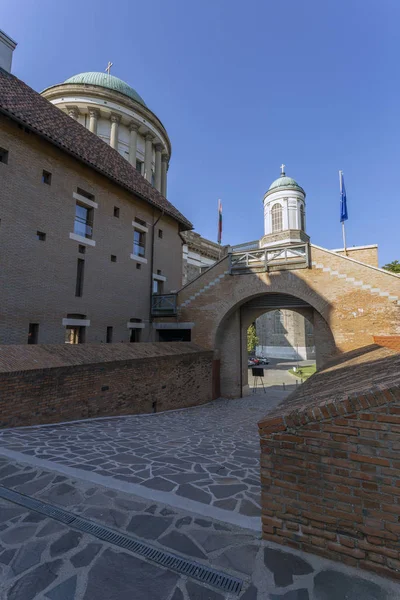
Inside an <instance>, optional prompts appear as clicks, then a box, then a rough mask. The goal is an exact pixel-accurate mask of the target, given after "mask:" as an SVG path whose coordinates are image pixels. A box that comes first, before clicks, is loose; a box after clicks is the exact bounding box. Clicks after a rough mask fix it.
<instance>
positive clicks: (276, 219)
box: [271, 204, 282, 233]
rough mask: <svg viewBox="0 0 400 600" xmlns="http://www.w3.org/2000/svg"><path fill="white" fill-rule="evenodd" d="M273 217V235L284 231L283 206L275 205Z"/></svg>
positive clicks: (272, 211) (272, 212)
mask: <svg viewBox="0 0 400 600" xmlns="http://www.w3.org/2000/svg"><path fill="white" fill-rule="evenodd" d="M271 217H272V233H274V232H275V231H282V206H281V205H280V204H274V206H273V207H272V210H271Z"/></svg>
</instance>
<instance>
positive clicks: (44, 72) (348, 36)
mask: <svg viewBox="0 0 400 600" xmlns="http://www.w3.org/2000/svg"><path fill="white" fill-rule="evenodd" d="M1 4H2V7H1V13H0V28H1V29H3V30H4V31H5V32H6V33H8V34H9V35H10V36H11V37H13V38H14V39H15V40H16V41H17V42H18V47H17V50H16V51H15V53H14V64H13V71H14V74H15V75H17V76H18V77H20V78H21V79H23V80H24V81H25V82H26V83H28V84H29V85H31V86H32V87H33V88H34V89H36V90H38V91H40V90H42V89H43V88H45V87H47V86H49V85H52V84H55V83H58V82H60V81H63V80H65V79H66V78H67V77H70V76H71V75H74V74H76V73H80V72H83V71H103V70H104V69H105V67H106V65H107V62H108V61H109V60H111V61H112V62H113V63H114V67H113V70H112V73H113V74H114V75H116V76H117V77H120V78H121V79H124V80H125V81H127V82H128V83H129V84H130V85H132V86H133V87H134V88H136V89H137V91H138V92H139V94H140V95H142V97H143V98H144V99H145V101H146V103H147V104H148V106H149V107H150V108H151V109H152V110H153V111H154V112H155V113H156V114H157V115H158V116H159V118H160V119H161V120H162V122H163V123H164V124H165V126H166V128H167V130H168V132H169V135H170V138H171V140H172V148H173V155H172V161H171V165H170V170H169V181H168V197H169V199H170V200H171V201H172V202H173V203H174V204H175V205H176V206H177V207H178V208H179V209H180V210H181V211H182V212H183V213H184V214H185V216H186V217H188V218H189V219H190V220H191V221H192V222H193V223H194V225H195V229H196V231H198V232H199V233H201V234H202V235H203V236H205V237H209V238H211V239H214V240H215V239H216V236H217V200H218V198H221V199H222V201H223V212H224V231H223V242H224V243H230V244H237V243H240V242H244V241H249V240H253V239H256V238H258V237H260V236H261V235H262V234H263V210H262V198H263V194H264V192H265V191H266V189H267V188H268V187H269V185H270V183H271V182H272V181H273V180H274V179H275V178H276V177H278V176H279V166H280V164H281V163H282V162H284V163H285V164H286V165H287V168H286V173H287V175H289V176H291V177H294V178H295V179H296V180H297V181H298V182H299V183H300V184H301V185H302V186H303V187H304V189H305V190H306V192H307V200H306V201H307V206H306V210H307V222H308V225H307V230H308V233H309V234H310V236H311V239H312V241H313V242H314V243H316V244H318V245H321V246H325V247H327V248H336V247H340V246H341V227H340V223H339V180H338V170H339V169H342V170H343V171H344V175H345V182H346V188H347V197H348V208H349V221H348V222H347V238H348V244H349V245H350V246H351V245H364V244H371V243H378V244H379V250H380V264H381V265H382V264H384V263H385V262H389V261H392V260H394V259H400V242H399V237H400V231H399V218H400V212H399V192H400V189H399V183H398V181H399V177H398V172H399V158H400V157H399V144H398V140H399V137H400V136H399V128H400V118H399V97H400V82H399V66H398V62H399V50H400V48H399V46H400V43H399V35H398V32H399V22H400V2H399V1H398V0H323V1H321V0H286V1H285V0H283V1H281V2H277V1H273V0H247V1H246V2H242V1H240V2H239V1H238V0H201V1H200V2H195V0H151V1H149V0H147V1H146V0H143V1H139V0H114V2H112V3H110V2H105V1H104V0H84V1H82V0H81V1H79V2H78V1H77V0H68V2H59V1H54V0H2V2H1Z"/></svg>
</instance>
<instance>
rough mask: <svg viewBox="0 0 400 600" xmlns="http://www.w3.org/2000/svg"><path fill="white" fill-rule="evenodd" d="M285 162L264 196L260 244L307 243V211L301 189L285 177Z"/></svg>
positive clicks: (304, 195)
mask: <svg viewBox="0 0 400 600" xmlns="http://www.w3.org/2000/svg"><path fill="white" fill-rule="evenodd" d="M284 169H285V165H282V166H281V176H280V177H279V178H278V179H275V181H274V182H273V183H271V185H270V187H269V189H268V191H267V192H266V193H265V195H264V237H263V238H262V239H261V241H260V247H261V248H264V247H266V246H277V245H286V244H299V243H300V244H301V243H303V242H308V241H309V237H308V235H307V234H306V232H305V229H306V214H305V198H306V193H305V191H304V190H303V188H302V187H301V186H300V185H299V184H298V183H297V182H296V181H295V180H294V179H292V178H291V177H286V174H285V170H284Z"/></svg>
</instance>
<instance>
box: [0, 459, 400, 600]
mask: <svg viewBox="0 0 400 600" xmlns="http://www.w3.org/2000/svg"><path fill="white" fill-rule="evenodd" d="M0 485H1V486H6V487H8V488H10V489H13V490H16V491H19V492H20V493H23V494H26V495H28V496H33V497H35V498H38V499H41V500H43V501H45V502H48V503H51V504H53V505H56V506H59V507H61V508H63V509H65V510H68V511H70V512H72V513H76V514H77V515H82V516H84V517H86V518H89V519H91V520H92V521H95V522H96V523H99V524H103V525H106V526H108V527H111V528H113V529H115V530H118V531H120V532H123V533H127V534H130V535H133V536H135V537H137V538H140V539H142V540H143V541H145V542H148V543H150V544H152V545H153V546H156V547H158V548H160V549H165V550H168V551H172V552H175V553H178V554H180V555H183V556H185V557H187V558H189V559H193V560H196V561H197V562H199V563H202V564H204V565H210V566H212V567H214V568H216V569H218V570H221V571H224V572H225V573H228V574H231V575H233V576H235V577H239V578H240V579H242V580H243V581H244V585H243V589H242V592H241V594H240V596H239V597H238V596H233V595H232V594H231V595H229V594H225V593H222V592H220V591H219V590H216V589H215V588H214V589H213V588H212V587H210V586H207V585H204V584H202V583H199V582H198V581H195V580H193V579H190V578H188V577H184V576H181V575H179V574H177V573H175V572H172V571H169V570H168V569H164V568H161V567H160V566H158V565H156V564H154V563H152V562H151V561H146V560H143V559H142V558H140V557H138V556H136V555H134V554H132V553H130V552H128V551H126V550H122V549H121V548H118V547H116V546H113V545H111V544H108V543H105V542H103V541H100V540H99V539H97V538H95V537H92V536H91V535H89V534H84V533H82V532H80V531H77V530H74V529H73V528H71V527H69V526H67V525H63V524H61V523H59V522H57V521H55V520H52V519H50V518H46V517H45V516H43V515H40V514H38V513H36V512H32V511H29V510H26V509H25V508H23V507H21V506H19V505H16V504H12V503H10V502H6V501H4V500H1V499H0V600H48V599H49V600H234V598H235V599H237V600H396V599H397V600H398V599H399V598H400V586H399V585H398V584H395V583H392V582H390V581H386V580H383V579H381V578H379V577H376V576H374V575H372V574H368V573H363V572H360V571H356V570H354V569H351V568H347V567H344V566H341V565H337V564H335V563H332V562H331V561H327V560H323V559H320V558H318V557H316V556H312V555H306V554H304V553H303V554H301V553H299V552H295V551H291V550H286V549H284V548H282V547H279V546H276V545H274V544H270V543H266V542H263V541H261V539H260V535H258V534H255V532H254V531H250V530H246V529H241V528H239V527H236V526H233V525H229V524H226V523H221V522H218V521H216V520H213V519H210V518H206V517H200V516H199V515H195V514H191V513H189V512H186V511H181V510H179V511H178V510H176V509H174V508H173V507H170V506H166V505H164V504H160V503H154V502H151V501H149V500H145V499H143V498H141V497H137V496H136V497H135V496H132V495H131V494H126V493H124V492H120V491H118V490H113V489H109V488H105V487H102V486H94V485H93V484H91V483H90V482H85V481H83V480H78V479H68V478H67V477H65V476H63V475H59V474H57V473H55V472H51V471H44V470H42V469H38V468H34V467H32V466H29V465H24V464H21V463H15V462H12V461H10V460H8V459H5V458H0Z"/></svg>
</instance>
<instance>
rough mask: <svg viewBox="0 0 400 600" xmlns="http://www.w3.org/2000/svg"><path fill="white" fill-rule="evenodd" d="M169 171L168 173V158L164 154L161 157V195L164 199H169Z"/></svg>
mask: <svg viewBox="0 0 400 600" xmlns="http://www.w3.org/2000/svg"><path fill="white" fill-rule="evenodd" d="M167 171H168V156H167V155H166V154H163V155H162V157H161V193H162V195H163V196H164V198H166V197H167Z"/></svg>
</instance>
